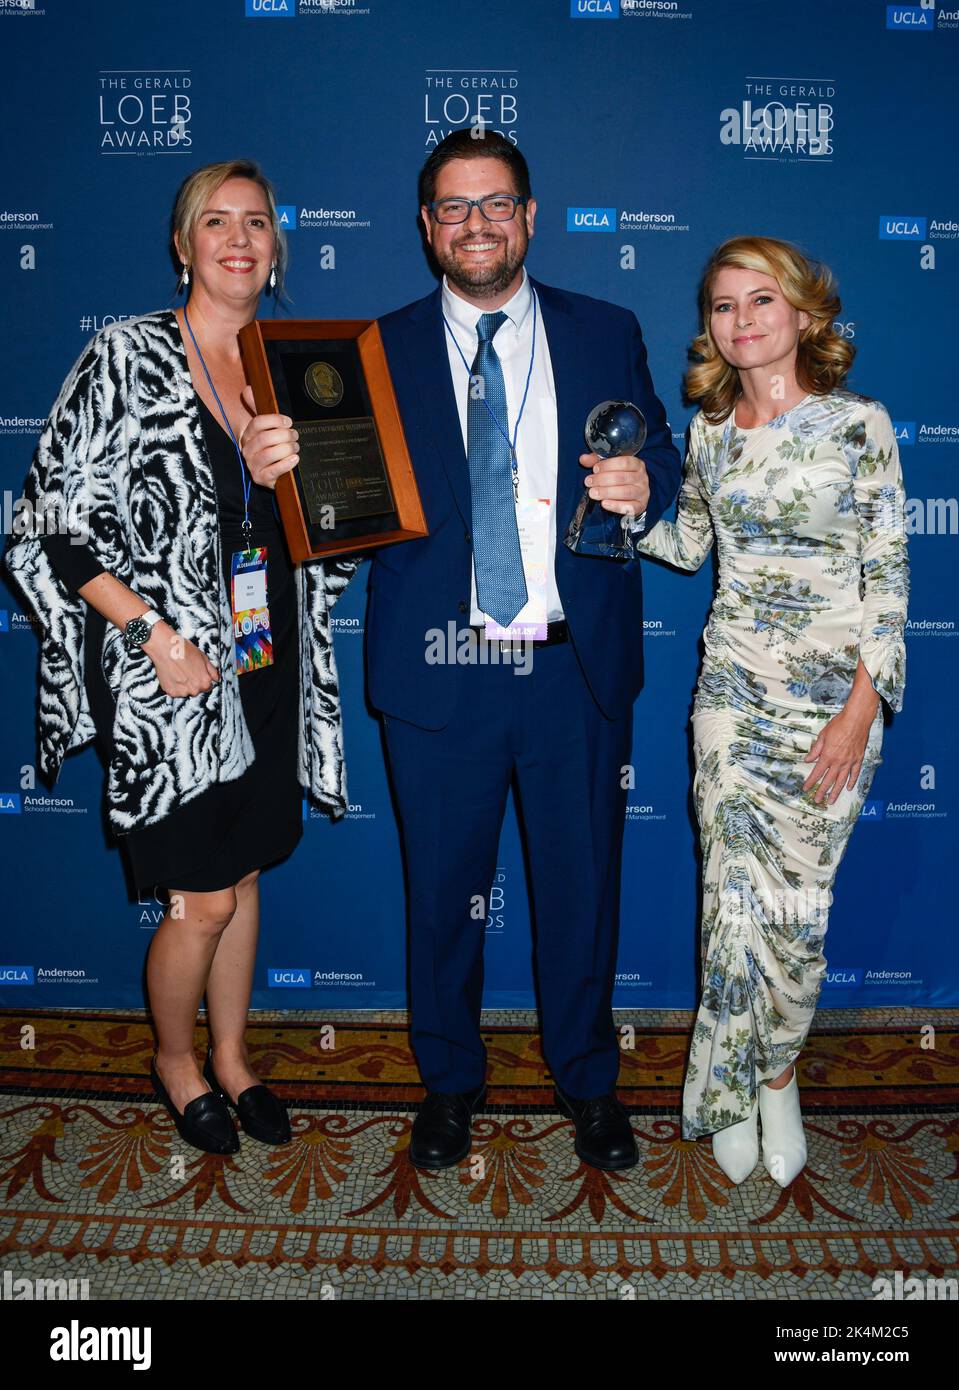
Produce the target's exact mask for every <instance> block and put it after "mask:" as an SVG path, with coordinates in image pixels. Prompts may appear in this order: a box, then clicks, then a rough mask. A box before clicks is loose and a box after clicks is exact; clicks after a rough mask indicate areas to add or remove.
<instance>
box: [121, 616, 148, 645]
mask: <svg viewBox="0 0 959 1390" xmlns="http://www.w3.org/2000/svg"><path fill="white" fill-rule="evenodd" d="M123 636H124V640H125V641H126V644H127V646H128V647H131V648H132V647H142V646H143V644H144V642H145V641H146V640H147V638H148V637H149V636H150V625H149V623H146V622H144V620H143V619H142V618H131V619H130V621H129V622H128V623H127V625H126V627H125V628H124V630H123Z"/></svg>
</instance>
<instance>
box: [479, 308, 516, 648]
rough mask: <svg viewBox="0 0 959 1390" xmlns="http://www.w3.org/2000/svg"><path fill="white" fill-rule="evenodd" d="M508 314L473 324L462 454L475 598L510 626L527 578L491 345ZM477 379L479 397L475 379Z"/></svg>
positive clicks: (499, 374) (499, 373) (501, 385)
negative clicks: (467, 479) (473, 349)
mask: <svg viewBox="0 0 959 1390" xmlns="http://www.w3.org/2000/svg"><path fill="white" fill-rule="evenodd" d="M505 322H506V315H505V314H501V313H497V314H483V316H482V317H481V318H480V321H479V323H478V324H477V325H476V336H477V339H478V345H477V349H476V357H475V359H474V361H473V367H472V371H471V378H472V379H471V381H470V393H469V403H468V405H467V408H466V440H467V444H466V456H467V461H468V463H469V470H470V490H471V492H472V509H473V564H474V566H475V568H476V598H477V601H478V603H479V606H480V608H481V609H482V610H483V612H484V613H487V614H489V616H490V617H491V618H492V619H494V621H495V622H497V623H499V625H500V627H508V626H509V625H510V623H511V622H512V621H513V619H514V618H515V617H516V615H517V613H518V612H519V611H520V609H521V608H523V607H524V606H525V604H526V599H527V593H526V579H525V577H524V575H523V557H522V554H521V552H520V546H519V531H518V529H517V526H516V504H515V502H514V501H513V478H512V465H511V463H510V448H509V445H508V444H507V442H506V439H505V437H504V435H503V433H502V432H501V431H500V430H499V429H497V427H496V422H495V421H494V420H493V419H492V418H491V416H490V410H491V411H492V412H493V415H495V416H496V420H498V421H499V422H500V424H501V425H502V426H503V430H504V431H506V433H507V434H508V432H509V421H508V419H507V415H506V385H505V382H504V381H503V368H502V367H501V365H500V360H499V358H498V357H497V355H496V349H495V348H494V347H493V336H494V334H495V333H496V330H497V329H498V328H499V326H500V324H501V323H505ZM477 377H478V378H479V383H478V389H479V391H480V392H485V396H486V405H488V406H489V410H487V409H486V405H484V403H483V398H482V394H480V395H477V387H475V386H474V381H475V379H476V378H477Z"/></svg>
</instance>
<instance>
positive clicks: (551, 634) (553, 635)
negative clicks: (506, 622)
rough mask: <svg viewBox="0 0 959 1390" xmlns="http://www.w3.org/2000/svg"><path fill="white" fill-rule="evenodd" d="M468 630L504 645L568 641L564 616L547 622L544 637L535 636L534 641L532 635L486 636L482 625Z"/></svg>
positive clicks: (536, 644)
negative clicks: (552, 621) (553, 621)
mask: <svg viewBox="0 0 959 1390" xmlns="http://www.w3.org/2000/svg"><path fill="white" fill-rule="evenodd" d="M470 631H471V632H475V633H476V637H477V640H478V639H479V638H481V637H482V638H483V640H484V641H487V642H498V643H499V644H500V646H504V647H513V646H516V645H517V644H518V643H520V642H533V645H534V646H537V647H556V646H558V645H559V643H560V642H568V641H569V628H568V627H567V626H566V619H565V618H560V619H559V620H558V621H557V622H555V623H547V624H546V636H545V638H537V639H536V640H535V641H534V639H533V638H532V637H502V638H500V637H487V636H486V629H485V628H482V627H472V628H470Z"/></svg>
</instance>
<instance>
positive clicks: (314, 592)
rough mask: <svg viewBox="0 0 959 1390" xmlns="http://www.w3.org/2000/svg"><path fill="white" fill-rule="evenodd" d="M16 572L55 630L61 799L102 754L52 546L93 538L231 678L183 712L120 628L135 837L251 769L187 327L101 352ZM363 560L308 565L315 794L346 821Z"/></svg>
mask: <svg viewBox="0 0 959 1390" xmlns="http://www.w3.org/2000/svg"><path fill="white" fill-rule="evenodd" d="M24 498H25V500H26V504H27V505H26V506H25V507H24V508H23V510H22V511H21V513H20V515H19V516H18V517H17V523H18V524H17V525H15V528H14V540H13V543H12V544H11V546H10V547H9V549H8V551H7V554H6V557H5V559H6V564H7V568H8V569H9V571H10V573H11V574H12V575H13V576H14V578H15V579H16V581H17V583H18V585H19V587H20V588H21V590H22V591H23V594H24V596H25V598H26V599H27V601H28V603H29V604H30V606H31V607H32V608H33V610H34V612H35V613H36V615H37V618H38V619H39V622H40V625H41V650H40V675H39V702H38V723H39V745H40V768H41V771H42V772H43V774H44V776H45V777H46V778H47V779H48V780H49V781H51V782H52V781H55V780H56V778H57V776H58V775H59V771H60V766H61V764H62V761H63V758H64V757H65V756H66V754H67V753H69V752H71V751H72V750H73V749H76V748H80V747H82V746H83V745H84V744H86V743H89V742H90V740H91V739H92V738H93V735H94V726H93V720H92V718H91V715H90V708H89V703H88V700H87V696H86V691H85V689H84V681H83V660H84V642H83V634H84V623H85V615H86V604H85V602H84V600H83V599H81V598H79V597H78V596H77V595H76V594H73V593H70V592H69V591H68V590H67V589H66V588H65V586H64V585H63V584H62V582H61V581H60V580H59V579H58V577H57V576H56V574H55V573H54V571H53V569H52V568H51V566H50V563H49V561H48V559H47V556H46V554H45V552H44V549H43V546H42V544H41V541H40V539H39V537H42V536H43V534H44V527H45V525H47V524H48V523H49V522H51V520H52V519H53V518H55V517H60V518H61V519H62V518H64V517H65V518H68V519H72V520H73V521H74V523H75V524H76V523H78V522H79V523H80V524H81V526H82V528H83V530H84V532H85V534H84V539H85V540H86V542H87V544H88V545H89V546H90V547H91V548H92V549H93V551H94V552H95V554H96V556H97V558H98V560H99V562H100V563H101V564H102V565H103V567H104V569H106V570H107V572H108V573H110V574H112V575H114V576H115V577H116V578H117V579H119V580H121V581H122V582H123V583H124V584H126V585H128V586H129V587H130V588H131V589H133V590H134V591H135V592H136V593H137V594H139V595H140V597H141V598H143V599H144V600H145V601H146V602H147V603H148V604H149V605H150V606H151V607H152V608H155V609H157V611H158V612H160V613H162V615H163V616H164V618H166V620H167V621H168V622H169V623H170V624H171V625H172V626H173V627H175V628H176V630H177V631H178V632H179V633H180V634H181V635H182V636H184V637H186V638H188V639H189V640H190V641H191V642H194V643H195V644H196V645H197V646H198V647H199V649H200V650H201V651H202V652H204V653H205V654H206V655H207V656H208V657H209V659H210V660H211V661H212V662H213V663H214V665H216V666H217V667H218V668H219V670H220V672H221V679H220V681H219V682H218V683H217V684H215V685H214V686H213V688H212V689H211V690H210V691H208V692H206V693H205V694H203V695H196V696H191V697H188V698H182V699H173V698H172V697H170V696H168V695H166V694H165V693H164V692H163V690H162V689H161V688H160V684H159V681H158V679H157V676H156V671H155V669H154V666H153V663H152V662H151V661H150V659H149V658H148V657H147V656H146V655H145V654H144V653H141V652H137V653H134V654H133V655H130V654H129V653H127V651H126V648H125V646H124V643H123V636H122V633H121V632H120V630H119V629H118V628H115V627H113V626H112V625H110V624H108V625H107V631H106V636H105V638H104V642H103V650H102V657H101V660H102V666H103V673H104V676H105V677H106V680H107V684H108V685H109V687H110V689H111V691H112V693H113V695H114V698H115V700H116V715H115V719H114V726H113V747H114V752H113V757H112V760H111V762H110V767H109V771H108V775H107V806H108V813H109V820H110V824H111V826H112V828H113V829H114V830H115V831H117V832H118V833H120V834H124V833H126V832H129V831H130V830H133V829H136V828H137V827H140V826H146V825H151V824H153V823H154V822H156V821H159V820H162V819H163V817H164V816H167V815H169V813H170V812H171V811H172V810H174V808H175V807H176V806H177V805H178V804H181V803H183V802H186V801H190V800H192V798H193V797H195V796H199V795H200V793H201V792H203V791H206V790H207V788H208V787H210V786H212V785H213V784H214V783H215V782H228V781H231V780H233V779H234V778H237V777H239V776H240V775H241V774H242V773H243V772H244V771H245V770H246V769H247V768H248V767H249V766H250V764H251V763H252V761H253V757H254V752H253V743H252V740H251V738H250V734H249V731H248V729H247V727H246V723H245V721H244V718H243V710H242V706H241V702H240V690H239V678H238V677H237V674H236V671H235V669H234V663H233V622H232V615H231V610H230V602H229V598H228V594H227V585H226V582H225V580H224V577H223V576H222V575H221V573H220V570H221V559H220V543H219V530H218V522H217V510H216V492H215V489H214V481H213V473H212V469H211V467H210V462H209V459H208V457H207V452H206V446H205V442H204V437H203V426H202V422H201V420H200V412H199V407H198V404H197V396H196V392H195V390H194V388H193V383H192V380H191V377H190V371H189V367H188V364H187V357H186V352H185V350H184V346H183V340H182V338H181V337H180V330H179V326H178V324H177V322H176V318H175V316H174V314H173V312H172V310H160V311H158V312H156V313H152V314H144V315H142V316H141V317H139V318H136V319H132V320H130V321H128V322H125V323H118V324H112V325H110V326H109V327H108V328H104V329H103V330H102V331H101V332H99V333H98V334H96V336H95V337H94V338H93V339H91V341H90V343H89V344H88V345H87V347H86V349H85V350H84V352H83V353H82V354H81V356H80V357H79V359H78V360H77V362H76V364H75V365H74V367H73V369H72V371H71V372H70V375H69V376H68V378H67V380H66V381H65V383H64V385H63V389H62V390H61V392H60V395H59V396H58V398H57V400H56V402H55V404H54V406H53V409H52V411H51V413H50V417H49V419H48V421H47V423H46V426H45V427H44V429H43V432H42V434H41V435H40V440H39V444H38V446H37V450H36V453H35V455H34V458H33V465H32V467H31V470H30V473H29V475H28V477H27V481H26V485H25V488H24ZM358 563H359V562H358V560H356V559H352V558H350V559H339V560H334V561H330V562H328V563H326V564H321V563H311V564H305V565H299V566H298V567H297V570H296V590H297V607H298V614H299V637H300V702H299V725H300V728H299V780H300V782H301V783H302V785H303V786H304V787H306V788H307V789H308V790H309V791H310V793H311V794H312V795H313V797H314V798H315V799H316V800H317V801H319V802H320V803H321V804H322V805H324V806H325V807H326V808H327V809H329V810H330V811H332V812H333V814H334V815H339V814H342V813H343V811H344V810H345V809H346V806H347V793H346V774H345V765H344V759H343V737H342V724H341V720H340V700H339V689H338V683H337V673H336V663H335V660H334V655H333V644H332V639H331V634H330V610H331V609H332V607H333V604H334V603H335V602H336V599H337V597H338V596H339V594H340V593H341V592H342V591H343V589H344V588H345V587H346V585H347V583H348V582H349V580H350V577H351V576H352V574H353V573H354V571H355V569H356V567H357V565H358Z"/></svg>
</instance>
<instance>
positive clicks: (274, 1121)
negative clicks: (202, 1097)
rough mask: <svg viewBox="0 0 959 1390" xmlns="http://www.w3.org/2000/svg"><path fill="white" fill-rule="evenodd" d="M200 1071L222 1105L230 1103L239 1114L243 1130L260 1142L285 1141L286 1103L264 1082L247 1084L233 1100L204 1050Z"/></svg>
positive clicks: (287, 1130)
mask: <svg viewBox="0 0 959 1390" xmlns="http://www.w3.org/2000/svg"><path fill="white" fill-rule="evenodd" d="M203 1075H204V1076H205V1077H206V1079H207V1081H209V1083H210V1085H211V1086H212V1087H213V1089H214V1091H215V1092H216V1093H217V1095H218V1096H219V1097H220V1099H221V1100H222V1101H223V1102H224V1104H226V1105H232V1106H233V1108H234V1110H235V1111H236V1113H237V1114H238V1115H239V1117H240V1124H241V1125H242V1126H243V1132H244V1133H245V1134H248V1135H249V1136H250V1138H251V1139H258V1140H259V1141H260V1143H261V1144H288V1143H289V1142H290V1140H291V1139H292V1137H293V1135H292V1133H291V1131H290V1117H289V1115H288V1114H287V1113H286V1106H285V1105H284V1104H283V1102H282V1101H281V1100H280V1099H279V1097H278V1096H275V1095H274V1094H273V1092H272V1091H270V1090H268V1089H267V1088H266V1086H263V1085H258V1086H247V1088H246V1090H245V1091H241V1092H240V1094H239V1095H238V1096H237V1098H236V1100H235V1101H233V1100H231V1099H230V1097H229V1095H228V1094H227V1092H226V1091H225V1090H224V1089H223V1087H222V1086H221V1085H220V1083H219V1081H217V1079H216V1075H215V1074H214V1071H213V1054H212V1053H211V1052H210V1051H207V1054H206V1064H205V1065H204V1068H203Z"/></svg>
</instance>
